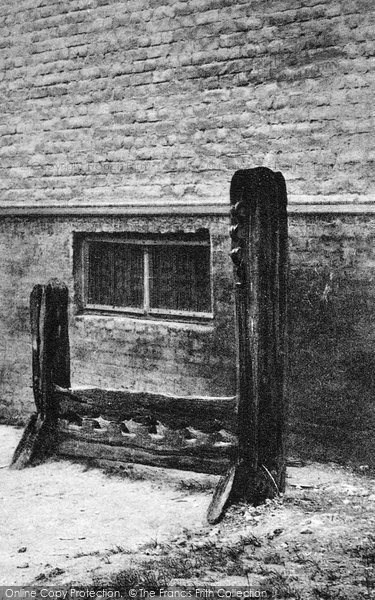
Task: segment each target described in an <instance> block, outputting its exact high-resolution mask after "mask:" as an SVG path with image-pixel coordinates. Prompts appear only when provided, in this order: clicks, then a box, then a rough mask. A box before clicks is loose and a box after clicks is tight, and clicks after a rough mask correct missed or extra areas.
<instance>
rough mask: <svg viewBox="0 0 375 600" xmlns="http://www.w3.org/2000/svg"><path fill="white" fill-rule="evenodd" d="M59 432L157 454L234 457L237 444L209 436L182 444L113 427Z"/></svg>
mask: <svg viewBox="0 0 375 600" xmlns="http://www.w3.org/2000/svg"><path fill="white" fill-rule="evenodd" d="M57 431H58V433H59V435H61V436H65V437H69V438H70V439H73V440H81V441H85V442H88V443H94V444H96V443H100V444H106V445H108V446H112V447H124V446H129V447H135V448H143V449H145V450H149V451H150V452H151V451H152V452H155V454H170V453H172V454H175V453H176V452H178V453H181V454H186V455H190V456H197V457H199V456H212V457H219V456H228V457H232V456H233V455H234V451H235V448H236V445H235V444H233V443H229V442H226V443H225V442H219V443H217V442H214V441H211V440H210V439H209V438H208V439H206V440H205V441H204V442H199V441H198V440H197V442H194V441H193V440H190V441H189V440H187V439H184V438H183V437H182V439H181V443H180V444H175V443H173V440H171V439H169V440H168V438H163V437H162V436H158V435H150V434H148V433H146V434H145V435H144V436H142V435H137V434H123V433H121V432H116V434H115V435H114V434H113V431H112V430H111V429H109V430H101V429H85V428H84V427H82V428H80V427H77V428H69V429H67V428H65V427H64V426H59V427H58V430H57Z"/></svg>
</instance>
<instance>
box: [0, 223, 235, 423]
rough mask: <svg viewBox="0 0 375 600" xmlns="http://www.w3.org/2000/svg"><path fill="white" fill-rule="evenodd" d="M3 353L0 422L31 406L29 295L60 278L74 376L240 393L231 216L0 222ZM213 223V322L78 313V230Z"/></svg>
mask: <svg viewBox="0 0 375 600" xmlns="http://www.w3.org/2000/svg"><path fill="white" fill-rule="evenodd" d="M0 227H1V230H0V235H1V248H0V250H1V254H2V256H3V257H4V260H3V262H2V265H1V270H2V272H1V274H0V298H1V301H0V306H1V318H0V338H1V341H0V352H1V363H0V364H1V365H2V372H1V379H2V385H1V401H0V411H1V414H2V416H3V418H7V419H9V418H11V419H13V420H14V419H20V420H24V419H25V417H26V416H27V415H29V414H30V412H31V411H32V410H33V399H32V393H31V388H30V383H31V381H30V355H31V354H30V353H31V348H30V340H29V315H28V310H29V309H28V303H29V294H30V291H31V289H32V287H33V285H34V284H35V283H46V282H47V281H48V279H49V278H51V277H57V278H59V279H61V280H63V281H65V282H66V283H67V284H68V286H69V290H70V300H71V302H70V338H71V364H72V380H73V382H74V384H75V385H95V386H101V387H119V388H127V389H133V390H140V391H142V390H145V391H150V392H157V391H163V392H164V393H167V394H168V393H170V394H174V395H207V396H230V395H233V394H234V393H235V358H234V356H235V342H234V322H233V315H234V309H233V286H232V273H231V261H230V257H229V238H228V235H227V231H228V224H227V219H226V218H207V217H205V218H199V217H198V218H194V219H192V218H190V217H186V218H184V217H178V216H175V217H170V218H162V217H157V218H155V217H152V218H147V217H145V218H112V217H110V218H105V219H104V218H85V219H65V218H56V219H49V218H35V219H31V218H30V219H21V218H20V219H11V218H6V219H3V220H0ZM199 228H208V229H209V230H210V234H211V243H212V271H213V273H212V276H213V299H214V300H213V302H214V313H215V315H216V317H215V319H214V320H212V322H207V321H206V322H201V323H199V322H197V323H188V322H184V323H181V322H175V321H170V322H169V321H163V320H147V319H139V318H132V317H127V316H120V315H111V316H108V315H80V314H77V308H76V305H75V301H74V281H73V234H74V233H76V232H103V231H104V232H121V231H128V232H158V233H164V232H173V231H175V232H176V231H185V232H193V231H196V230H198V229H199Z"/></svg>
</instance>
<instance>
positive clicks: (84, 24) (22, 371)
mask: <svg viewBox="0 0 375 600" xmlns="http://www.w3.org/2000/svg"><path fill="white" fill-rule="evenodd" d="M374 31H375V28H374V4H373V2H372V1H368V0H358V1H355V0H341V1H338V0H337V1H335V0H288V1H286V0H285V1H282V0H280V1H279V0H274V1H267V0H262V1H261V2H260V1H255V0H246V1H244V0H234V1H232V0H186V1H180V2H176V1H175V0H150V1H147V2H146V0H123V1H121V2H116V1H115V0H69V1H67V0H60V1H59V2H53V0H19V1H18V2H13V1H12V0H1V2H0V61H1V73H0V229H1V238H0V246H1V257H2V260H1V264H0V269H1V277H0V332H1V336H0V356H1V362H0V368H1V371H0V378H1V396H0V411H1V414H2V417H3V419H7V420H13V421H14V420H17V419H22V420H24V419H25V418H26V416H27V415H28V414H29V413H30V411H31V410H32V395H31V388H30V385H31V384H30V366H29V365H30V343H29V332H28V328H29V325H28V295H29V293H30V290H31V288H32V286H33V285H34V284H35V283H37V282H41V283H44V282H45V281H46V280H47V279H48V278H49V277H51V276H55V277H59V278H61V279H63V280H65V281H66V282H67V283H68V284H69V287H70V296H71V336H72V364H73V367H74V369H75V371H74V372H73V379H74V381H75V382H76V383H82V384H87V383H93V384H98V385H107V386H123V387H129V388H132V389H137V388H138V389H141V388H143V389H149V390H150V391H157V390H160V389H161V388H163V389H164V391H166V392H170V393H175V394H178V393H181V394H213V395H225V394H231V393H233V390H234V386H235V357H234V340H233V294H232V274H231V266H230V261H229V258H228V252H229V238H228V235H227V234H228V218H227V216H226V214H225V206H227V205H228V203H229V182H230V179H231V177H232V175H233V173H234V171H235V170H236V169H239V168H250V167H255V166H261V165H263V166H268V167H270V168H272V169H274V170H280V171H282V173H283V174H284V176H285V178H286V181H287V186H288V195H289V202H290V207H289V210H290V250H291V285H290V344H289V346H290V387H289V397H290V405H291V409H290V415H291V418H290V431H291V433H290V439H291V443H292V448H293V449H294V450H295V451H296V452H299V453H302V454H303V453H304V452H306V448H308V451H309V453H310V455H311V454H312V453H313V454H314V453H315V455H316V456H317V457H319V458H328V459H335V460H341V459H342V460H349V459H350V460H355V461H357V462H360V463H366V464H367V463H368V462H369V460H370V456H371V451H372V438H373V427H374V413H373V408H372V402H373V396H374V388H375V380H374V375H373V373H374V367H375V350H374V338H375V309H374V285H375V283H374V267H375V255H374V240H375V220H374V214H375V212H374V211H375V202H374V200H375V197H374V168H373V162H374V135H373V124H374V121H373V96H374V94H373V93H374V68H373V66H374V35H375V34H374ZM137 206H139V207H140V208H139V214H137ZM158 206H159V213H158V214H156V213H157V207H158ZM161 206H162V207H164V208H160V207H161ZM166 206H167V207H169V208H167V209H166V208H165V207H166ZM197 206H199V207H205V206H206V207H211V208H210V209H209V208H207V210H206V212H205V213H204V214H203V213H202V214H201V215H198V216H197V214H196V212H197V210H196V207H197ZM108 207H112V208H108ZM129 207H132V210H131V211H130V210H129ZM145 207H146V208H145ZM147 207H154V208H153V209H152V211H151V212H154V213H155V214H153V215H152V214H146V213H147ZM212 207H214V208H212ZM215 207H217V208H215ZM111 211H112V212H111ZM194 211H195V212H194ZM199 227H205V228H208V229H209V230H210V235H211V240H212V263H213V264H212V270H213V298H214V306H213V311H214V319H213V321H212V323H211V324H209V325H207V324H197V323H190V324H189V323H186V322H185V323H180V322H167V321H163V320H157V321H150V320H147V319H143V320H142V319H137V318H130V317H126V316H122V317H119V316H114V315H112V316H108V315H107V316H106V315H94V316H93V315H85V314H78V313H77V306H76V302H75V295H74V293H75V292H74V290H75V281H74V264H73V263H74V243H73V238H74V235H73V234H74V233H76V232H102V231H105V232H121V231H127V232H129V231H130V232H134V231H143V232H147V231H153V232H170V231H180V230H183V231H187V232H189V231H195V230H197V229H198V228H199Z"/></svg>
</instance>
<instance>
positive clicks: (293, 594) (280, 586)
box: [262, 571, 305, 600]
mask: <svg viewBox="0 0 375 600" xmlns="http://www.w3.org/2000/svg"><path fill="white" fill-rule="evenodd" d="M263 586H264V588H265V589H269V590H271V592H272V594H273V597H275V598H282V599H283V600H284V599H285V598H290V599H293V600H305V596H302V595H301V592H300V591H299V590H297V589H296V588H295V586H294V583H293V580H292V579H291V578H290V577H288V575H284V574H283V573H277V572H275V571H271V572H270V574H269V575H268V577H267V578H266V579H265V581H264V582H263V584H262V587H263Z"/></svg>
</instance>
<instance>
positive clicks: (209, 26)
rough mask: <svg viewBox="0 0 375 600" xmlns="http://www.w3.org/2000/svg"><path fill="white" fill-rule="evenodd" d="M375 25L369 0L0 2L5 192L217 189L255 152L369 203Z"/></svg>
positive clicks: (145, 196)
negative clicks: (340, 0) (339, 0)
mask: <svg viewBox="0 0 375 600" xmlns="http://www.w3.org/2000/svg"><path fill="white" fill-rule="evenodd" d="M374 31H375V29H374V6H373V2H372V0H345V1H342V2H338V1H336V0H321V1H320V2H318V0H288V1H282V0H277V1H276V2H275V1H274V0H273V1H267V0H262V1H261V2H260V1H254V0H252V1H251V0H250V1H249V0H236V1H232V0H186V1H184V2H176V0H154V1H153V0H151V1H149V0H147V1H146V0H127V1H126V2H116V1H115V0H59V1H58V2H53V1H51V0H48V1H47V0H19V1H18V2H11V1H10V0H8V1H5V0H4V1H3V2H2V3H1V6H0V34H1V35H0V38H1V42H0V60H1V62H2V69H1V71H2V75H1V81H0V86H1V87H0V94H1V110H0V136H1V137H0V144H1V149H0V157H1V162H0V177H1V201H2V202H4V203H6V202H16V203H19V202H25V203H26V202H27V203H29V202H36V203H43V202H44V203H49V204H51V203H52V204H53V203H59V202H60V203H61V202H75V203H82V204H85V203H93V202H121V201H128V202H137V201H142V202H155V201H158V200H160V199H163V200H164V201H166V200H170V201H183V202H190V201H194V202H207V201H218V200H219V201H220V200H221V201H226V200H227V184H228V182H229V181H230V178H231V175H232V174H233V172H234V171H235V170H236V169H238V168H243V167H249V166H259V165H262V164H263V165H265V166H269V167H271V168H273V169H276V170H281V171H282V172H283V173H284V175H285V177H286V179H287V181H288V188H289V194H290V197H291V199H292V201H296V202H299V201H301V202H302V201H303V202H310V201H314V199H315V200H316V197H317V196H319V199H320V201H321V200H322V198H324V199H326V200H327V201H330V202H336V201H340V200H341V201H344V202H347V201H352V202H359V201H360V202H364V201H366V200H368V199H369V197H370V194H371V186H372V184H373V180H374V170H373V168H372V167H373V159H374V137H373V135H372V133H371V118H372V115H373V95H374V94H373V93H374V87H373V86H374V77H373V62H374Z"/></svg>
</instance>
